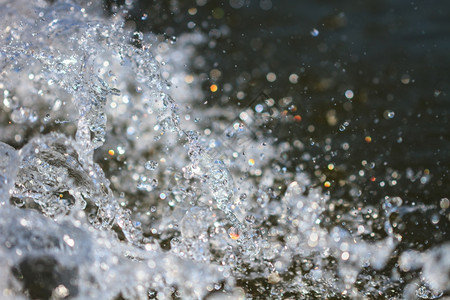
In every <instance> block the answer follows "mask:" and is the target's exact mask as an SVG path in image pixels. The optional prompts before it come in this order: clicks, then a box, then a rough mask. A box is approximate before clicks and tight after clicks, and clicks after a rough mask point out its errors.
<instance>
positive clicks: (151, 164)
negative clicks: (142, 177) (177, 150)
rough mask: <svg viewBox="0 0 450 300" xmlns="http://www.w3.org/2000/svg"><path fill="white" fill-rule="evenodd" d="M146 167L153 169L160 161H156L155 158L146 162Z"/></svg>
mask: <svg viewBox="0 0 450 300" xmlns="http://www.w3.org/2000/svg"><path fill="white" fill-rule="evenodd" d="M144 167H145V168H146V169H147V170H150V171H153V170H155V169H156V168H157V167H158V162H156V161H154V160H149V161H147V162H146V163H145V165H144Z"/></svg>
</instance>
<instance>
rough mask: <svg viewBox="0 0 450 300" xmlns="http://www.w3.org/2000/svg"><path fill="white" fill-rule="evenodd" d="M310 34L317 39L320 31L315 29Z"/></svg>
mask: <svg viewBox="0 0 450 300" xmlns="http://www.w3.org/2000/svg"><path fill="white" fill-rule="evenodd" d="M310 33H311V35H312V36H313V37H316V36H318V35H319V30H317V29H316V28H313V29H312V30H311V32H310Z"/></svg>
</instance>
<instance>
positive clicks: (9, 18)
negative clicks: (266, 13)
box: [0, 0, 450, 299]
mask: <svg viewBox="0 0 450 300" xmlns="http://www.w3.org/2000/svg"><path fill="white" fill-rule="evenodd" d="M269 2H270V1H269ZM233 3H234V5H240V4H239V3H240V1H234V2H233ZM0 5H1V9H0V40H1V42H0V67H1V72H0V92H1V95H2V102H1V104H0V106H1V108H2V109H1V112H0V121H1V124H2V126H1V128H0V132H1V141H2V142H1V144H0V201H1V204H2V206H1V208H0V215H1V216H0V228H1V230H0V233H1V234H0V239H1V242H0V260H1V262H2V265H3V266H4V267H3V268H2V269H1V271H0V277H1V279H2V280H0V291H1V292H2V295H3V298H13V299H20V298H25V299H26V298H33V299H36V298H38V299H42V298H44V299H47V298H51V297H53V298H54V299H62V298H75V299H120V298H125V299H148V298H155V297H157V298H160V299H171V298H181V299H202V298H208V299H244V298H249V299H250V298H255V299H260V298H280V299H282V298H283V299H285V298H293V299H296V298H311V297H316V298H325V297H328V298H330V297H335V298H345V297H349V298H362V297H385V298H388V297H393V298H414V297H419V298H425V299H432V298H438V297H441V296H442V295H443V294H444V293H448V290H449V288H450V286H449V282H450V278H449V276H450V272H449V271H450V251H449V250H450V245H449V244H448V243H442V244H436V245H433V247H429V248H427V250H424V251H420V250H418V249H417V247H408V246H407V245H406V246H405V245H404V244H402V240H403V236H402V234H403V232H404V230H403V229H404V228H403V229H402V226H403V227H404V226H405V224H404V222H403V221H402V219H403V218H406V217H405V216H408V215H411V214H414V213H415V212H417V211H420V212H427V213H429V214H430V215H431V218H432V219H431V221H432V222H433V223H434V224H438V223H439V222H440V219H441V218H448V208H449V200H448V198H442V199H440V201H439V205H409V204H405V203H404V201H403V200H402V198H400V197H397V196H386V197H384V198H383V201H381V203H373V204H369V203H359V204H358V205H355V206H349V205H348V204H347V203H345V202H343V200H342V199H336V198H333V197H332V195H330V193H329V192H327V191H326V187H327V184H326V182H325V183H324V185H323V186H324V188H322V187H321V186H317V185H315V184H313V183H312V179H311V178H310V175H308V174H307V173H306V172H305V171H304V170H302V168H300V167H297V168H295V169H292V168H286V167H285V166H284V165H283V164H282V163H281V161H282V160H283V159H285V158H286V157H287V156H288V155H289V153H291V152H292V151H300V152H301V151H303V150H304V144H303V143H302V142H301V141H300V140H295V141H292V142H279V140H277V132H276V128H279V127H276V126H281V127H280V128H283V127H282V125H279V124H283V120H284V119H285V117H286V115H285V114H284V108H290V109H289V110H290V111H292V110H293V109H292V108H291V106H290V105H291V104H292V103H291V101H292V100H290V99H289V98H283V99H281V100H280V101H279V99H273V98H271V97H270V96H269V95H267V94H265V93H264V92H262V93H258V94H257V95H256V96H255V97H254V98H252V99H251V100H252V101H253V100H254V101H253V102H251V101H250V104H249V105H248V106H244V105H242V106H241V107H235V108H234V107H232V106H229V107H227V108H222V109H221V108H218V107H214V106H211V107H210V106H205V107H204V108H203V109H202V110H201V111H199V110H197V109H193V107H195V101H198V99H199V98H202V97H203V94H202V91H201V88H200V87H201V76H197V75H194V74H192V73H190V72H189V71H188V70H187V69H186V67H185V66H186V65H187V64H188V62H189V61H191V60H193V59H196V58H195V54H194V53H195V52H194V50H195V48H196V46H197V45H201V44H202V43H205V41H207V40H208V37H207V36H205V35H203V34H201V33H191V34H184V35H180V36H179V37H177V41H176V42H175V41H174V39H167V40H164V39H163V40H161V39H160V38H158V36H156V35H153V34H151V33H146V34H143V33H141V32H134V31H133V30H134V29H133V28H132V27H133V26H131V25H130V24H129V23H127V22H126V21H125V19H124V16H125V15H126V10H127V9H128V8H130V9H131V6H130V7H127V5H131V4H129V3H128V4H125V6H124V7H117V8H115V9H113V11H114V10H115V11H116V12H115V13H114V14H113V15H112V16H109V17H105V16H104V15H103V9H102V7H101V5H100V3H98V4H95V3H91V2H87V1H74V2H73V1H68V0H66V1H62V0H61V1H54V2H52V3H50V2H48V1H35V2H33V3H30V2H29V1H10V2H6V1H3V2H1V3H0ZM267 5H268V4H267ZM217 13H219V12H217ZM144 18H146V17H144ZM130 28H131V29H130ZM312 30H313V29H312ZM311 35H312V36H313V37H316V36H318V35H320V31H318V30H317V29H315V30H313V31H311ZM217 72H218V70H216V71H214V72H213V73H212V74H211V76H220V75H218V73H217ZM274 76H275V77H274ZM169 78H170V82H171V84H169V83H168V81H167V79H169ZM275 78H276V75H275V74H268V75H267V80H268V81H269V82H270V81H274V80H275ZM291 79H292V81H295V80H297V79H295V76H294V77H292V78H291ZM291 79H290V80H291ZM214 89H215V88H214V87H213V86H212V85H211V87H210V90H211V92H214ZM352 93H353V92H352V91H346V92H345V96H346V97H347V98H352V97H353V95H352ZM243 99H244V97H243ZM242 107H244V108H242ZM386 116H387V117H386V118H387V119H390V118H394V117H395V113H393V112H387V113H386ZM295 118H297V117H296V116H295V115H292V119H293V120H294V121H296V120H297V121H298V118H297V119H295ZM329 118H330V122H332V121H333V116H332V115H330V116H329ZM348 126H349V123H347V122H343V123H342V125H341V128H342V131H345V130H346V128H347V127H348ZM12 146H14V147H12ZM344 147H345V146H344ZM303 155H304V159H305V160H310V161H313V162H314V159H313V158H311V157H309V156H308V155H309V154H307V153H306V152H305V153H304V154H303ZM333 168H334V166H333V165H328V169H329V170H332V169H333ZM367 168H368V169H369V168H370V163H369V165H368V166H367ZM426 175H427V174H419V175H417V174H410V176H411V178H414V179H415V180H419V181H422V180H425V181H426V180H427V177H426ZM416 177H417V178H416ZM329 184H331V183H329ZM353 193H355V194H358V189H356V190H354V191H353ZM359 193H360V191H359ZM419 248H420V247H419Z"/></svg>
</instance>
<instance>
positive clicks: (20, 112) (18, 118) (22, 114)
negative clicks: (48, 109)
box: [11, 107, 31, 124]
mask: <svg viewBox="0 0 450 300" xmlns="http://www.w3.org/2000/svg"><path fill="white" fill-rule="evenodd" d="M30 113H31V110H30V109H29V108H27V107H18V108H16V109H14V110H13V111H12V113H11V120H12V121H13V122H14V123H17V124H23V123H25V122H26V121H27V120H28V118H29V117H30Z"/></svg>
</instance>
